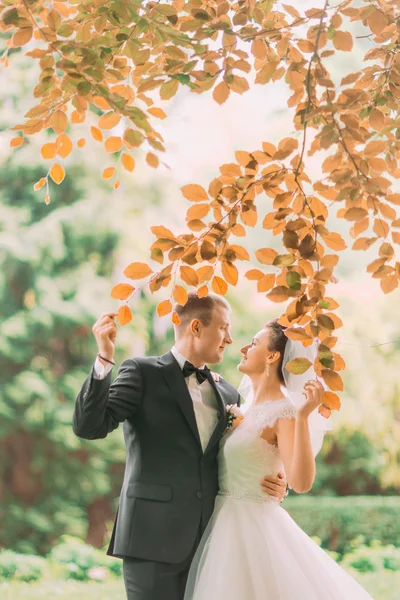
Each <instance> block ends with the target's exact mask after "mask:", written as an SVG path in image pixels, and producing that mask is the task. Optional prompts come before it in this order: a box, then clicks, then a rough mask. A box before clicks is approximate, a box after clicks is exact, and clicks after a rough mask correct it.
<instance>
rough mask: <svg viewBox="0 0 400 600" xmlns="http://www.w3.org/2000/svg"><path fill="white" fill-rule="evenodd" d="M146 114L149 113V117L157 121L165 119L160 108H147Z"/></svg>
mask: <svg viewBox="0 0 400 600" xmlns="http://www.w3.org/2000/svg"><path fill="white" fill-rule="evenodd" d="M147 112H149V113H150V114H151V115H153V117H157V119H165V118H166V117H167V115H166V114H165V112H164V111H163V110H162V109H161V108H156V107H153V108H149V109H148V110H147Z"/></svg>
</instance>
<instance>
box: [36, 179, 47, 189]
mask: <svg viewBox="0 0 400 600" xmlns="http://www.w3.org/2000/svg"><path fill="white" fill-rule="evenodd" d="M46 181H47V178H46V177H42V178H41V179H39V181H38V182H37V183H35V185H34V186H33V189H34V190H35V192H37V191H38V190H40V189H41V188H42V187H43V186H44V185H45V184H46Z"/></svg>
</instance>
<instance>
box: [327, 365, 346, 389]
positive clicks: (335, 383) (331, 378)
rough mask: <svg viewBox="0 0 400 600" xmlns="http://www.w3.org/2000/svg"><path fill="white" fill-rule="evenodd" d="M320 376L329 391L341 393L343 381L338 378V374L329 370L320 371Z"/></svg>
mask: <svg viewBox="0 0 400 600" xmlns="http://www.w3.org/2000/svg"><path fill="white" fill-rule="evenodd" d="M321 375H322V378H323V380H324V381H325V383H326V385H327V386H328V387H329V388H330V389H331V390H333V391H334V392H342V391H343V388H344V385H343V379H342V378H341V377H340V375H339V373H335V371H332V370H331V369H322V372H321Z"/></svg>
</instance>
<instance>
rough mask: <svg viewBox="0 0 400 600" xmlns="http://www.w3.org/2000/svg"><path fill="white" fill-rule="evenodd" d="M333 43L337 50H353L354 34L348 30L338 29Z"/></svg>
mask: <svg viewBox="0 0 400 600" xmlns="http://www.w3.org/2000/svg"><path fill="white" fill-rule="evenodd" d="M333 45H334V46H335V48H336V50H344V51H345V52H351V50H352V49H353V36H352V35H351V33H349V32H348V31H339V30H336V31H335V37H334V38H333Z"/></svg>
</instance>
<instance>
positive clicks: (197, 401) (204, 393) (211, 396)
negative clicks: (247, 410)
mask: <svg viewBox="0 0 400 600" xmlns="http://www.w3.org/2000/svg"><path fill="white" fill-rule="evenodd" d="M171 352H172V354H173V356H174V358H175V360H176V362H177V363H178V365H179V366H180V368H181V369H182V370H183V367H184V364H185V362H186V361H187V358H185V357H184V356H183V354H181V353H180V352H179V350H178V349H177V348H176V347H175V346H174V347H173V348H172V349H171ZM188 362H190V361H188ZM111 369H112V365H111V364H110V365H109V364H107V365H106V366H104V365H103V364H102V363H101V362H100V360H99V358H98V357H97V358H96V362H95V364H94V376H95V378H96V379H105V378H106V377H107V375H108V374H109V373H110V371H111ZM185 381H186V385H187V387H188V391H189V394H190V397H191V398H192V401H193V409H194V414H195V417H196V422H197V429H198V431H199V435H200V441H201V445H202V448H203V451H204V450H205V449H206V447H207V444H208V442H209V441H210V438H211V435H212V433H213V431H214V429H215V427H216V425H217V422H218V418H217V414H218V403H217V399H216V397H215V391H214V390H213V388H212V385H211V384H210V382H209V381H207V380H206V381H203V383H201V384H200V383H199V382H198V381H197V378H196V373H192V374H191V375H189V377H185Z"/></svg>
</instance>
